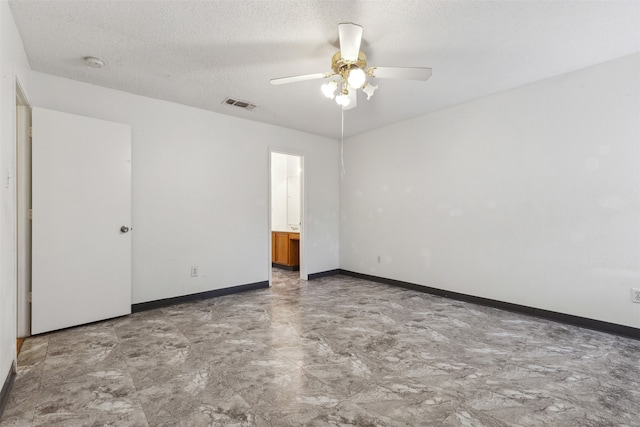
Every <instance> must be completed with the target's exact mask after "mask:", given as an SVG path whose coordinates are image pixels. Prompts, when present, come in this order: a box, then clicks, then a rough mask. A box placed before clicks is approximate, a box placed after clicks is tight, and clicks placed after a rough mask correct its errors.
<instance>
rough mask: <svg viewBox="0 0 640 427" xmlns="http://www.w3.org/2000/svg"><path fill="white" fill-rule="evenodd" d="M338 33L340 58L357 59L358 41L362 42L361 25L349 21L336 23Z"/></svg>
mask: <svg viewBox="0 0 640 427" xmlns="http://www.w3.org/2000/svg"><path fill="white" fill-rule="evenodd" d="M338 35H339V37H340V53H341V54H342V55H341V56H342V59H344V60H345V61H357V60H358V53H359V52H360V42H362V27H361V26H360V25H356V24H352V23H351V22H347V23H344V24H340V25H338Z"/></svg>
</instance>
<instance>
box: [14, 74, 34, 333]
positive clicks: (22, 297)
mask: <svg viewBox="0 0 640 427" xmlns="http://www.w3.org/2000/svg"><path fill="white" fill-rule="evenodd" d="M15 91H16V109H15V126H16V128H15V150H16V151H15V162H16V172H15V174H16V180H15V208H16V216H15V227H16V240H15V248H16V259H15V262H16V278H15V279H16V335H17V337H18V338H25V337H28V336H30V335H31V303H30V301H29V293H30V292H31V220H30V219H29V209H30V208H31V137H30V136H29V128H30V127H31V104H30V103H29V99H28V98H27V96H26V94H25V92H24V90H23V89H22V85H21V84H20V81H19V80H18V78H17V77H16V79H15ZM20 107H24V108H25V111H24V112H22V111H20Z"/></svg>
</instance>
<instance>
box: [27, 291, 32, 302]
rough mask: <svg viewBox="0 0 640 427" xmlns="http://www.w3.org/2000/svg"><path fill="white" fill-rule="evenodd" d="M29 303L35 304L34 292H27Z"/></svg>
mask: <svg viewBox="0 0 640 427" xmlns="http://www.w3.org/2000/svg"><path fill="white" fill-rule="evenodd" d="M27 302H33V292H27Z"/></svg>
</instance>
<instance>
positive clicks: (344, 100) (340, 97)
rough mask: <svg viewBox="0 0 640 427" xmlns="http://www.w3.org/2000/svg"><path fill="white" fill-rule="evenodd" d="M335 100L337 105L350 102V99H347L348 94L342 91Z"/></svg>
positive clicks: (344, 105)
mask: <svg viewBox="0 0 640 427" xmlns="http://www.w3.org/2000/svg"><path fill="white" fill-rule="evenodd" d="M336 102H337V103H338V105H342V106H343V107H346V106H347V105H349V104H350V103H351V99H349V95H347V94H344V93H342V94H340V95H338V96H336Z"/></svg>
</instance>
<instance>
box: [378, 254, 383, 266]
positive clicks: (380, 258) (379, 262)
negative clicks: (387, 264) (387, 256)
mask: <svg viewBox="0 0 640 427" xmlns="http://www.w3.org/2000/svg"><path fill="white" fill-rule="evenodd" d="M378 264H382V257H381V256H380V255H378Z"/></svg>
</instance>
